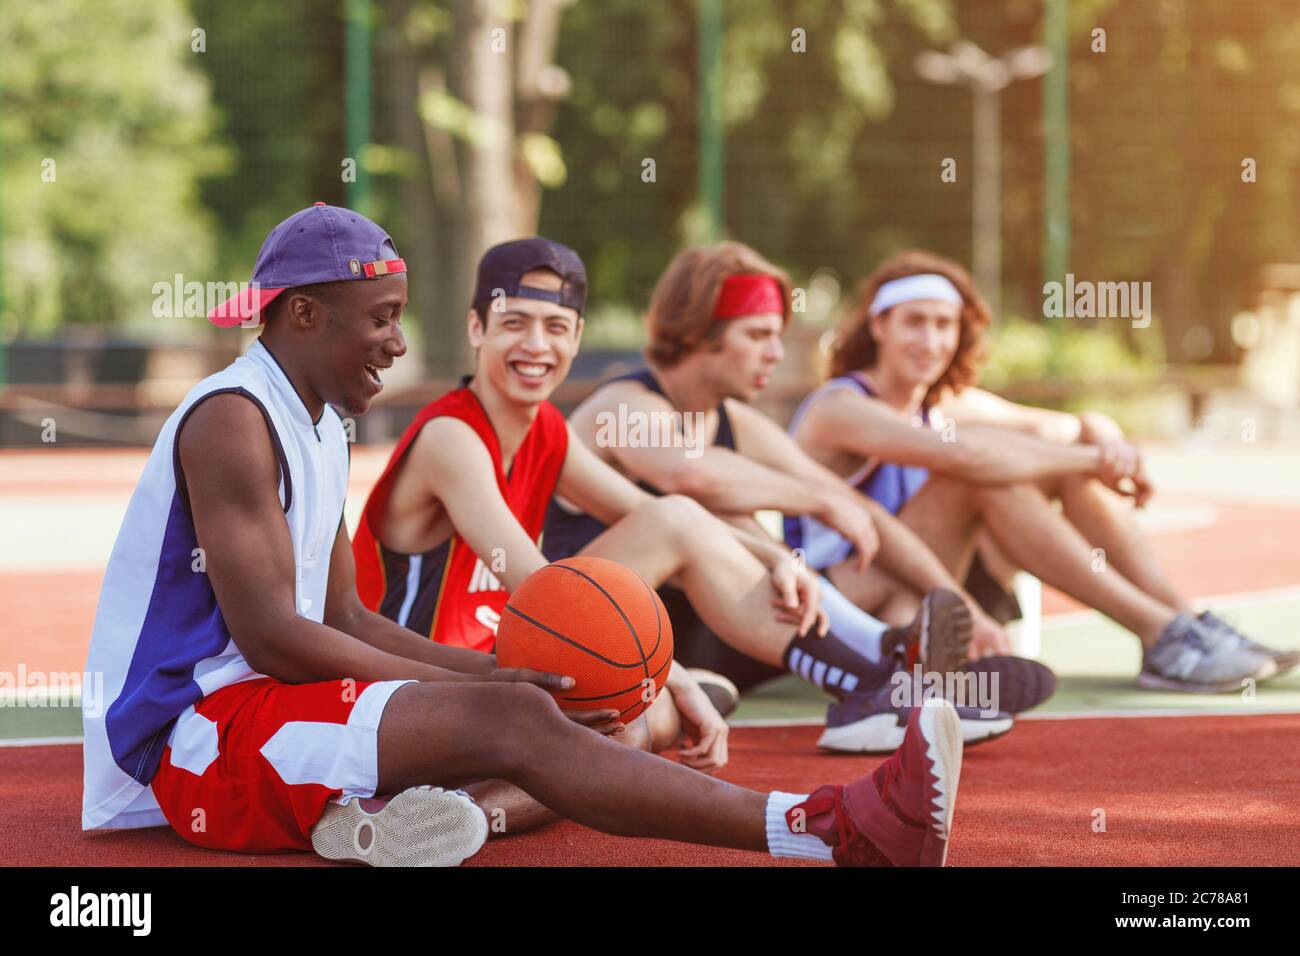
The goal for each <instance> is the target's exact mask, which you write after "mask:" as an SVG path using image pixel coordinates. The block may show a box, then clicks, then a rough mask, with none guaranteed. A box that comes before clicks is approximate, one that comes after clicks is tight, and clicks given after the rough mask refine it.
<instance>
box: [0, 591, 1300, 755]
mask: <svg viewBox="0 0 1300 956" xmlns="http://www.w3.org/2000/svg"><path fill="white" fill-rule="evenodd" d="M1210 603H1211V605H1212V606H1213V607H1215V608H1217V609H1220V610H1221V611H1222V613H1223V614H1224V615H1225V616H1227V617H1228V618H1229V619H1231V620H1232V621H1233V622H1235V623H1236V624H1237V625H1238V626H1240V627H1241V628H1242V629H1243V630H1245V631H1246V633H1248V634H1251V635H1254V636H1256V637H1257V638H1258V639H1260V640H1262V641H1265V642H1266V643H1270V644H1272V645H1273V646H1275V647H1300V626H1297V623H1296V622H1297V621H1300V589H1287V590H1285V591H1279V592H1274V593H1271V594H1268V593H1265V594H1257V595H1251V596H1249V597H1245V598H1233V599H1227V600H1223V601H1214V602H1210ZM1039 659H1040V660H1042V661H1043V663H1045V664H1047V665H1048V666H1050V667H1051V668H1052V669H1053V670H1055V671H1056V674H1057V677H1058V678H1059V679H1060V685H1059V687H1058V688H1057V692H1056V694H1055V696H1053V697H1052V699H1051V700H1049V701H1048V702H1047V703H1045V704H1044V705H1043V706H1041V707H1039V708H1038V709H1037V710H1035V711H1033V712H1032V713H1033V715H1035V716H1040V717H1050V716H1052V715H1053V714H1060V715H1064V714H1069V715H1071V716H1085V715H1087V714H1089V713H1094V714H1096V715H1097V716H1103V715H1111V716H1113V715H1115V714H1116V713H1117V712H1118V713H1134V714H1135V715H1137V713H1139V712H1140V713H1142V714H1148V715H1151V716H1158V715H1159V714H1161V713H1167V714H1170V715H1172V714H1183V713H1186V712H1188V711H1195V712H1197V713H1224V714H1237V715H1241V714H1249V713H1251V712H1252V711H1254V712H1260V713H1264V712H1276V711H1300V670H1296V671H1292V672H1291V673H1290V674H1287V675H1285V676H1284V677H1279V678H1277V679H1276V680H1273V681H1268V682H1266V683H1263V684H1260V685H1259V686H1258V687H1257V688H1255V693H1254V696H1253V699H1252V698H1251V695H1249V694H1246V693H1241V694H1218V695H1208V694H1175V693H1160V692H1157V691H1149V690H1143V689H1141V688H1140V687H1138V686H1137V685H1135V684H1134V683H1133V677H1134V675H1136V674H1137V671H1138V664H1139V659H1140V656H1139V650H1138V643H1137V641H1136V640H1135V639H1134V638H1133V637H1132V636H1130V635H1129V633H1128V632H1127V631H1125V630H1124V629H1122V628H1120V627H1119V626H1118V625H1116V624H1113V623H1111V622H1110V621H1108V620H1106V619H1105V618H1103V617H1102V616H1101V615H1099V614H1096V613H1094V612H1091V611H1088V612H1081V613H1077V614H1062V615H1058V616H1056V617H1049V618H1048V619H1047V620H1046V621H1045V622H1044V624H1043V648H1042V654H1041V655H1040V657H1039ZM826 700H827V698H826V696H825V695H824V694H822V693H821V691H819V690H817V689H816V688H814V687H812V686H810V685H808V684H807V683H805V682H804V681H802V680H799V679H797V678H794V677H783V678H781V679H779V680H775V681H772V682H770V683H768V684H766V685H764V686H762V687H759V688H756V689H755V690H753V691H751V692H750V693H748V694H746V695H745V697H744V698H743V699H742V701H741V704H740V708H739V710H737V711H736V714H735V716H734V717H733V722H740V723H747V722H751V721H760V722H769V721H770V722H774V723H779V722H786V721H789V722H795V723H805V722H814V721H820V720H821V719H822V718H823V717H824V715H825V712H826ZM80 734H81V713H80V711H79V710H78V709H76V708H71V707H0V740H13V739H18V738H51V737H76V736H80Z"/></svg>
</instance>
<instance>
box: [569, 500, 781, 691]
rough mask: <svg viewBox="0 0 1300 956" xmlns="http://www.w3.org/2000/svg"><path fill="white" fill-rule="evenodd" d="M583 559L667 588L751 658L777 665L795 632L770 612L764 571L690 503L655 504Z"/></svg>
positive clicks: (769, 591) (720, 525) (770, 592)
mask: <svg viewBox="0 0 1300 956" xmlns="http://www.w3.org/2000/svg"><path fill="white" fill-rule="evenodd" d="M581 553H582V554H587V555H593V556H595V557H603V558H609V559H611V560H614V561H618V562H619V563H620V564H624V565H626V566H627V567H629V568H631V569H632V570H633V571H636V572H637V573H638V574H639V575H641V577H643V578H645V579H646V581H648V582H649V583H650V585H651V586H652V587H659V586H660V585H662V584H665V583H673V584H674V585H676V586H678V587H680V588H681V589H682V590H683V591H685V592H686V595H687V597H689V598H690V601H691V606H692V607H694V608H695V611H696V613H698V614H699V615H700V618H701V619H702V620H703V621H704V623H705V624H706V625H708V627H709V628H710V630H712V631H713V632H714V633H715V634H717V635H718V636H719V637H722V638H723V639H724V640H726V641H727V643H729V644H731V645H732V646H733V647H735V648H736V649H737V650H739V651H742V652H743V653H745V654H747V655H749V656H750V657H753V658H755V659H756V660H760V661H762V662H764V663H765V664H771V665H773V666H776V667H781V666H783V660H782V658H783V655H784V653H785V650H786V648H787V647H788V646H789V644H790V640H791V638H792V637H793V636H794V629H793V628H792V627H791V625H789V624H785V623H782V622H781V621H778V620H777V619H776V616H775V614H774V613H773V609H772V599H773V597H774V596H775V592H774V591H773V590H772V586H771V583H770V581H769V578H768V573H767V569H766V568H765V567H764V566H763V565H762V563H761V562H760V561H759V560H758V559H757V558H756V557H754V556H753V555H752V554H750V553H749V551H747V550H746V549H745V548H744V546H743V545H741V544H740V543H739V542H738V541H737V540H736V539H735V538H734V537H732V535H731V532H730V531H729V530H728V529H727V528H726V526H725V525H724V524H723V523H722V522H721V521H719V520H718V519H717V518H716V517H714V516H713V515H711V514H710V513H709V512H707V511H705V510H704V508H702V507H701V506H700V505H699V504H697V503H696V502H695V501H693V500H692V499H690V498H683V497H680V496H677V495H666V496H664V497H662V498H656V499H654V500H653V501H651V502H649V503H647V504H645V505H642V506H641V507H640V508H638V509H637V510H636V511H634V512H633V513H632V514H630V515H628V516H627V517H625V518H624V519H623V520H621V521H619V522H618V523H617V524H615V525H614V526H613V527H611V528H609V529H608V530H606V531H605V532H604V533H602V534H601V535H600V537H598V538H596V539H595V540H594V541H592V542H591V543H590V544H588V545H587V547H585V548H583V549H582V552H581Z"/></svg>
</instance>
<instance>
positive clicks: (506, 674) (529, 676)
mask: <svg viewBox="0 0 1300 956" xmlns="http://www.w3.org/2000/svg"><path fill="white" fill-rule="evenodd" d="M483 679H484V680H488V681H492V682H493V683H497V684H536V685H537V686H538V687H540V688H541V689H542V690H551V691H555V690H568V689H569V688H570V687H572V686H573V684H574V680H573V678H572V677H565V676H564V675H562V674H548V673H546V672H545V671H535V670H530V669H529V668H527V667H498V668H497V669H496V670H494V671H492V672H490V673H489V674H487V675H485V677H484V678H483Z"/></svg>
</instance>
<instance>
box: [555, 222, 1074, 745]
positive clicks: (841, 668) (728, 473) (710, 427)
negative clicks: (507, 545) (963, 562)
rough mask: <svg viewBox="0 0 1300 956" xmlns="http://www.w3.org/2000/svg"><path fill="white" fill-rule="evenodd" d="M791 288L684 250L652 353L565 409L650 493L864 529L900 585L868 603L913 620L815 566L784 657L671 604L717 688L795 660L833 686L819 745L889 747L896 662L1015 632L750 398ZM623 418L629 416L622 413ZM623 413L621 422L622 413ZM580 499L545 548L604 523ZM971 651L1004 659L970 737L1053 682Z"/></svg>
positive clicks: (692, 656) (678, 600) (772, 350)
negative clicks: (668, 429) (801, 617)
mask: <svg viewBox="0 0 1300 956" xmlns="http://www.w3.org/2000/svg"><path fill="white" fill-rule="evenodd" d="M789 303H790V294H789V280H788V279H787V278H786V276H785V274H784V273H783V272H782V271H781V270H779V269H777V268H776V267H774V266H773V265H771V264H770V263H769V262H767V261H766V260H765V259H764V258H763V257H762V256H760V255H759V254H758V253H756V252H754V251H753V250H752V249H749V248H748V247H746V246H744V245H741V244H740V243H735V242H727V243H722V244H720V245H717V246H713V247H710V248H696V249H689V250H687V251H685V252H683V253H681V254H680V255H679V256H677V258H676V259H674V261H673V262H672V263H671V264H670V265H669V267H668V269H667V271H666V272H665V273H664V275H663V277H662V278H661V279H660V281H659V283H658V285H657V286H656V288H655V292H654V296H653V298H652V300H651V304H650V309H649V313H648V316H647V324H648V326H649V333H650V344H649V346H648V348H647V350H646V354H647V358H648V359H649V367H648V368H645V369H642V370H640V371H637V372H633V373H630V374H628V375H624V376H620V377H619V378H616V379H613V380H611V381H609V382H606V383H605V384H604V385H602V386H601V387H599V388H598V389H597V391H596V392H595V393H594V394H593V395H592V396H591V397H590V398H588V399H587V400H586V401H585V402H584V403H583V404H582V405H580V406H579V407H578V408H577V409H576V410H575V411H574V413H573V414H572V415H571V416H570V426H571V428H572V429H573V431H574V432H575V433H576V434H577V435H578V436H579V437H580V438H581V439H582V440H583V441H584V442H585V443H586V445H587V446H588V448H590V449H591V450H592V451H594V453H595V454H596V455H598V456H599V457H600V458H602V459H603V460H604V461H606V462H607V463H609V464H610V465H612V466H613V467H614V468H615V469H617V470H619V471H621V472H622V473H623V474H625V475H627V476H628V477H629V478H631V479H633V480H634V481H637V482H638V483H639V484H640V486H641V487H642V488H643V489H645V490H646V491H648V492H650V493H652V494H664V493H669V494H684V495H687V496H689V497H692V498H694V499H696V500H697V501H699V502H700V503H701V504H703V505H704V506H705V507H706V508H707V509H709V511H711V512H713V513H714V514H716V515H718V516H719V517H722V518H723V519H724V520H726V521H728V522H729V523H732V524H734V525H735V526H738V527H742V528H744V529H746V530H747V531H749V532H751V533H753V534H755V535H762V534H763V531H762V529H761V527H760V526H759V525H758V523H757V522H756V520H755V519H754V513H755V512H756V511H759V510H763V509H776V510H779V511H782V512H784V513H786V514H788V515H811V516H816V517H817V518H818V519H819V520H820V521H822V522H824V523H825V524H827V525H829V526H832V527H835V528H836V529H837V530H838V531H839V533H841V534H843V535H844V536H845V537H846V538H848V539H849V540H852V541H854V542H855V545H856V549H857V559H858V561H859V562H860V563H861V564H862V565H863V566H864V567H865V565H866V564H867V563H869V562H871V561H872V559H873V557H874V558H875V561H876V564H877V565H878V566H879V567H880V568H882V569H883V570H884V571H885V572H886V573H888V574H890V575H892V576H894V578H895V579H896V581H897V588H896V592H895V594H894V596H893V598H892V599H891V600H888V601H885V602H882V604H881V605H880V606H879V607H878V609H877V608H873V610H876V611H877V612H878V613H880V614H881V615H882V616H883V617H885V618H886V620H890V621H896V622H899V623H900V624H903V622H907V621H908V620H909V618H910V619H912V620H911V623H910V624H906V625H905V626H898V627H894V628H889V627H887V626H886V625H885V624H884V623H882V622H881V621H879V620H876V619H875V618H873V617H871V616H870V615H868V614H866V613H865V612H864V611H863V610H862V609H861V608H859V607H857V606H855V605H854V604H852V603H851V602H850V601H849V600H848V599H847V598H845V597H844V596H843V595H842V594H840V593H839V592H838V591H837V590H835V588H833V587H832V586H831V585H830V583H829V582H828V581H826V580H825V579H821V580H820V584H821V590H822V606H823V607H824V608H825V609H826V611H827V613H828V615H829V621H830V629H829V632H828V633H827V635H826V636H824V637H822V638H820V639H815V640H802V639H801V640H796V641H794V642H792V643H791V644H790V645H789V646H788V647H787V648H786V653H785V655H784V656H783V658H782V660H781V661H780V663H779V664H777V663H775V662H773V661H771V660H770V659H755V655H746V654H745V653H743V652H738V651H737V648H736V646H735V644H734V642H731V641H727V640H725V639H720V638H719V636H718V635H716V634H715V633H713V631H712V630H710V628H709V627H708V626H707V622H705V621H702V620H701V619H700V616H699V615H697V614H696V613H695V610H694V609H693V607H692V604H693V602H692V601H691V600H690V599H689V596H688V595H686V594H683V593H682V592H681V591H679V590H676V589H674V588H663V589H661V590H660V595H661V597H662V598H663V599H664V602H665V605H666V606H667V607H668V609H669V614H670V616H671V617H672V620H673V632H674V635H675V638H676V647H677V660H678V662H679V663H685V664H687V665H688V666H692V667H695V668H699V669H701V670H703V671H706V672H714V673H704V674H700V673H698V672H697V675H696V676H697V679H698V680H699V681H700V683H701V684H702V685H703V686H704V687H705V689H706V691H709V692H711V696H714V698H715V701H720V700H721V701H725V700H726V699H727V698H730V704H731V706H734V704H735V695H736V694H737V689H736V687H737V686H738V687H739V688H741V689H743V688H746V687H749V686H753V685H755V684H757V683H760V682H762V681H765V680H767V679H769V678H772V677H776V676H779V675H780V674H782V673H785V672H786V671H793V672H795V673H798V674H800V675H801V676H802V677H804V678H805V679H807V680H809V681H810V682H811V683H814V684H816V685H817V686H819V687H821V688H822V689H823V690H825V691H826V692H827V693H829V694H831V695H832V697H834V698H835V701H834V702H833V703H831V704H830V709H829V711H828V713H827V727H826V731H825V733H824V734H823V736H822V738H821V740H820V744H821V746H823V747H826V748H829V749H834V750H844V751H854V752H861V751H867V752H875V751H881V750H889V749H891V748H892V747H893V746H896V744H897V739H898V735H899V734H900V733H901V727H902V726H903V723H902V721H903V720H905V714H904V713H902V712H901V710H902V709H904V708H900V707H899V706H897V705H896V699H895V698H893V696H892V691H893V690H894V689H895V687H896V686H897V685H896V683H894V682H891V678H897V676H898V672H899V669H900V668H901V669H905V670H906V671H908V672H909V673H910V672H911V669H912V668H913V666H914V665H915V664H918V663H919V664H921V666H922V668H923V670H925V671H932V672H934V671H937V672H946V671H954V670H957V669H959V668H961V667H962V665H963V663H964V659H965V657H966V655H967V651H968V646H969V644H970V642H971V637H972V626H973V627H974V630H975V631H976V633H977V635H978V642H979V646H980V647H985V646H988V647H993V648H1001V647H1003V646H1004V642H1005V636H1004V635H1003V633H1002V631H1001V629H1000V628H999V627H998V626H997V625H996V624H994V623H993V622H992V621H990V620H989V619H988V618H987V617H986V616H985V615H984V613H983V612H982V611H981V610H980V609H979V608H978V606H977V605H976V604H975V603H974V602H973V601H970V600H969V599H966V598H965V596H964V595H962V594H961V591H960V588H959V586H958V584H957V582H956V581H955V580H954V579H953V578H952V576H951V575H950V574H948V572H947V571H946V570H945V569H944V567H943V565H942V563H941V562H940V561H939V560H938V559H937V558H936V557H934V555H933V554H931V552H930V551H929V550H928V549H927V548H926V547H925V545H924V544H923V543H922V542H921V541H920V539H919V538H917V537H916V536H915V535H914V534H912V533H911V532H910V531H909V530H908V529H906V528H905V527H903V526H902V525H901V523H899V522H898V521H896V520H894V519H893V518H892V516H890V515H888V514H887V513H885V512H884V510H883V509H882V508H880V507H878V506H877V505H876V504H875V503H874V502H872V501H870V500H869V499H867V498H866V497H865V496H863V495H861V494H859V493H857V492H856V491H854V490H853V489H852V488H850V487H849V486H848V485H847V484H845V483H844V482H843V481H842V480H840V479H839V478H837V477H836V476H835V475H833V474H831V473H830V472H829V471H827V470H826V469H824V468H822V467H821V466H819V465H817V464H815V463H814V462H813V461H812V460H811V459H809V458H808V457H807V456H806V455H804V454H803V453H802V452H801V451H800V450H799V448H798V446H797V445H795V444H794V442H793V441H792V440H791V439H790V438H789V436H788V435H787V434H786V433H785V431H784V430H783V429H782V428H781V427H780V426H778V425H777V424H776V423H775V422H773V421H771V420H770V419H769V418H767V417H766V416H765V415H763V414H762V413H760V412H758V411H756V410H754V409H753V408H752V407H750V406H749V405H748V404H747V403H748V402H750V401H752V400H753V399H755V398H757V397H758V395H759V394H760V393H761V392H762V390H763V388H764V387H765V386H766V385H767V383H768V381H769V379H770V377H771V374H772V371H773V369H774V368H775V366H776V365H777V363H778V362H780V361H781V359H782V357H783V355H784V352H783V350H782V346H781V335H782V332H783V331H784V328H785V325H786V323H787V322H788V320H789V317H790V304H789ZM665 420H668V421H677V422H678V423H679V425H680V427H681V429H682V430H683V431H684V432H687V433H690V434H691V437H693V438H694V439H695V441H694V443H693V444H694V445H697V446H699V447H693V448H688V449H687V450H685V451H683V449H682V448H680V447H671V445H669V444H668V443H665V442H663V441H653V440H652V441H647V440H644V438H643V436H641V435H638V434H637V433H636V431H635V426H636V425H638V424H640V423H642V422H652V423H653V422H660V421H665ZM624 422H626V423H629V424H630V426H632V427H628V428H624V427H623V425H622V423H624ZM614 423H618V425H619V427H618V428H612V427H611V425H613V424H614ZM657 431H662V429H658V430H656V429H655V428H653V427H651V428H649V429H643V432H644V433H645V434H648V435H649V436H650V437H652V438H653V437H654V436H655V434H656V432H657ZM692 452H694V453H692ZM575 504H576V503H574V502H571V501H568V500H565V498H564V496H563V495H562V494H561V495H559V496H557V499H556V501H555V502H553V503H552V506H551V509H550V511H549V513H548V515H547V522H546V531H545V535H544V537H543V541H542V546H543V549H544V551H545V553H546V555H547V557H549V558H550V559H551V560H558V559H559V558H561V557H565V556H568V555H570V554H574V553H577V552H578V551H580V550H581V549H582V548H583V547H585V546H586V545H587V543H588V542H589V541H591V540H593V539H595V538H596V536H597V535H599V534H600V533H601V532H602V531H603V530H604V525H603V524H602V523H601V522H600V521H599V520H598V519H597V518H596V517H594V516H593V515H591V514H587V513H583V510H582V509H580V508H579V507H576V506H575ZM918 604H919V605H920V607H919V608H918ZM976 666H978V667H993V668H997V669H998V673H999V677H1000V683H1001V684H1002V687H1001V688H1000V690H1001V694H1000V698H1001V699H1000V704H1001V706H1000V707H999V706H998V705H997V704H994V705H993V706H992V707H986V708H984V711H983V712H981V711H980V710H977V709H974V708H972V709H970V710H969V711H968V710H965V709H960V710H959V716H961V717H962V726H963V733H964V737H965V739H966V742H967V743H968V744H969V743H973V742H975V741H978V740H985V739H989V738H990V737H993V736H996V735H998V734H1001V733H1005V732H1006V731H1007V730H1009V729H1010V727H1011V723H1012V720H1011V716H1010V714H1009V713H1006V712H1002V711H1007V710H1020V709H1025V708H1026V707H1028V706H1032V705H1033V704H1034V703H1038V702H1039V701H1040V700H1041V699H1042V693H1043V690H1044V689H1046V688H1047V687H1048V686H1049V685H1050V678H1047V675H1045V674H1044V673H1043V672H1042V671H1043V669H1041V668H1039V667H1038V666H1037V665H1034V664H1031V663H1028V662H1019V661H1015V662H1014V663H1008V659H1002V660H1000V661H995V662H993V663H991V664H985V663H981V664H978V665H976ZM1012 671H1014V673H1013V672H1012ZM1002 678H1005V680H1003V679H1002ZM1008 685H1014V686H1008ZM1026 689H1028V691H1029V693H1028V696H1026V693H1025V691H1026ZM1013 698H1014V699H1013ZM724 708H725V704H724Z"/></svg>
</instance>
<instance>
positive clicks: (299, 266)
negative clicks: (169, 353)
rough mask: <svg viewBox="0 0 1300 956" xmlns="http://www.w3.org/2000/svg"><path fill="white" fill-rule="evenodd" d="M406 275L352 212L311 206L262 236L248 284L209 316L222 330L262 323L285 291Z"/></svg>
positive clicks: (383, 241)
mask: <svg viewBox="0 0 1300 956" xmlns="http://www.w3.org/2000/svg"><path fill="white" fill-rule="evenodd" d="M405 271H406V260H404V259H399V258H397V250H396V249H395V248H394V247H393V240H392V239H390V238H389V236H388V233H386V232H384V230H382V229H380V228H379V227H378V226H377V225H375V224H374V223H373V222H371V221H370V220H369V219H367V218H366V217H365V216H363V215H361V213H359V212H353V211H352V210H351V209H344V208H343V207H342V206H330V205H327V204H326V203H323V202H317V203H312V204H311V205H310V206H308V207H307V208H306V209H304V210H302V211H301V212H296V213H294V214H293V215H292V216H290V217H289V218H288V219H286V220H285V221H284V222H282V223H280V224H279V225H278V226H276V227H275V228H274V229H272V230H271V231H270V233H268V234H267V237H266V241H265V242H263V243H262V249H261V251H260V252H258V254H257V262H255V263H254V264H253V281H252V282H251V283H249V285H248V286H247V287H245V288H243V289H241V290H240V291H239V292H238V293H237V294H236V295H233V296H231V297H230V298H229V299H227V300H226V301H225V302H223V303H221V304H220V305H219V306H217V307H216V308H215V309H213V310H212V311H211V312H209V313H208V321H209V322H211V323H212V324H213V325H219V326H221V327H222V328H230V327H231V326H235V325H243V324H245V323H247V322H248V320H249V319H252V318H256V319H257V321H258V323H261V321H262V316H261V313H262V309H264V308H266V305H267V303H269V302H270V301H271V300H272V299H274V298H275V297H276V296H277V295H279V294H280V293H281V292H283V291H284V290H285V289H294V288H297V287H298V286H303V285H315V284H316V283H318V282H348V281H351V280H353V279H374V278H377V277H378V276H385V275H391V274H392V273H395V272H405Z"/></svg>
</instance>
